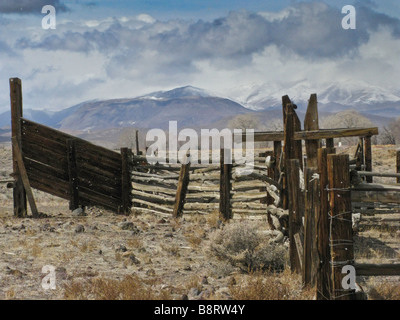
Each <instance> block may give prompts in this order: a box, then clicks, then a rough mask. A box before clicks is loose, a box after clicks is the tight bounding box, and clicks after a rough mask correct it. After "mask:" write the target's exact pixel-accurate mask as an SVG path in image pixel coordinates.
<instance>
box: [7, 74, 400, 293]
mask: <svg viewBox="0 0 400 320" xmlns="http://www.w3.org/2000/svg"><path fill="white" fill-rule="evenodd" d="M10 90H11V115H12V140H13V178H14V182H13V183H12V187H13V192H14V213H15V215H16V216H18V217H24V216H26V212H27V199H28V201H29V204H30V206H31V209H32V213H33V215H34V216H38V210H37V208H36V205H35V203H34V199H33V194H32V191H31V187H33V188H36V189H38V190H42V191H44V192H47V193H50V194H52V195H55V196H58V197H61V198H64V199H67V200H69V201H70V208H71V209H75V208H78V207H80V206H89V205H90V206H92V205H95V206H103V207H105V208H107V209H111V210H113V211H115V212H119V213H130V212H131V209H132V208H134V209H135V211H138V212H139V211H145V212H146V211H147V212H149V211H151V212H154V211H155V212H158V213H162V214H168V215H172V216H174V217H176V218H178V217H181V216H182V215H183V214H185V213H209V212H213V211H217V212H219V213H220V215H221V217H222V218H223V219H232V218H233V217H234V214H238V213H242V214H266V215H267V217H268V222H270V221H272V220H273V219H272V217H270V216H269V207H270V205H272V204H273V205H275V207H278V206H281V207H282V208H283V209H285V210H288V223H287V224H288V226H287V227H285V229H286V230H288V236H289V242H290V246H289V255H290V266H291V269H292V271H294V272H297V273H299V274H302V277H303V282H304V284H305V285H309V286H315V288H316V294H317V298H318V299H352V298H353V297H354V290H353V289H349V290H348V289H343V287H342V279H343V277H344V274H343V273H342V268H343V267H344V266H354V267H355V269H356V271H357V275H367V276H369V275H400V265H399V264H390V265H370V264H358V263H356V262H355V261H354V248H353V246H354V241H353V229H352V218H353V213H354V212H361V213H363V214H368V213H371V211H372V213H376V211H377V209H380V210H381V211H382V212H387V211H388V210H389V209H393V208H395V207H396V208H397V207H398V205H399V204H400V197H399V194H400V193H399V191H400V187H399V186H388V185H382V184H376V183H372V182H373V180H372V177H373V176H379V175H380V176H385V175H382V174H378V173H374V172H372V149H371V137H372V136H373V135H377V134H378V129H377V128H346V129H325V130H324V129H319V124H318V108H317V95H316V94H313V95H311V97H310V100H309V104H308V108H307V112H306V116H305V119H304V130H301V123H300V120H299V118H298V116H297V114H296V111H295V109H296V106H295V105H294V104H293V103H292V102H291V100H290V99H289V97H288V96H284V97H283V98H282V107H283V120H284V130H283V131H282V132H256V133H255V135H254V137H255V141H273V145H274V148H273V151H272V152H269V153H265V154H263V155H259V156H258V157H256V158H255V160H256V163H255V165H254V167H253V168H252V169H253V171H252V173H251V174H247V173H243V170H244V168H243V165H239V164H237V163H233V164H231V162H228V161H226V155H227V151H226V150H217V152H220V163H219V164H218V165H215V164H214V165H198V164H191V163H190V158H189V159H188V160H189V161H187V163H186V164H176V165H173V164H159V163H157V164H155V165H151V164H149V162H148V160H149V159H148V158H147V157H143V156H141V155H140V153H139V147H138V142H137V143H136V155H133V154H132V151H131V150H130V149H127V148H122V149H121V150H120V153H118V152H113V151H110V150H108V149H105V148H102V147H99V146H95V145H93V144H91V143H89V142H87V141H85V140H82V139H79V138H76V137H73V136H71V135H68V134H65V133H62V132H60V131H57V130H54V129H51V128H48V127H45V126H43V125H40V124H37V123H34V122H32V121H29V120H27V119H25V118H23V114H22V90H21V80H20V79H18V78H13V79H10ZM343 137H359V144H358V146H357V150H356V154H355V156H354V158H353V159H350V158H349V156H348V155H336V149H335V141H334V139H336V138H343ZM243 140H244V141H245V140H246V135H243ZM136 141H138V138H137V134H136ZM303 141H304V144H303ZM303 145H304V146H305V154H306V157H304V156H303ZM323 145H325V147H323ZM386 175H387V174H386ZM390 176H391V177H395V178H397V179H398V182H399V181H400V153H398V155H397V173H396V174H391V175H390ZM385 210H386V211H385ZM272 222H273V221H272ZM270 225H273V223H271V222H270Z"/></svg>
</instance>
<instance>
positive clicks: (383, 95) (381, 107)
mask: <svg viewBox="0 0 400 320" xmlns="http://www.w3.org/2000/svg"><path fill="white" fill-rule="evenodd" d="M312 93H317V95H318V101H319V106H320V110H324V111H329V112H338V111H342V110H345V109H356V110H358V111H360V112H366V113H371V114H375V115H381V116H388V112H391V113H392V114H391V116H393V115H394V116H395V117H398V116H400V92H399V91H396V90H394V89H390V88H383V87H378V86H373V85H370V84H368V83H365V82H354V81H350V80H349V81H343V82H337V83H333V84H330V85H318V87H317V86H312V85H311V84H310V83H309V82H308V81H306V80H303V81H299V82H297V83H292V84H290V85H288V86H286V87H285V88H283V87H280V86H279V85H277V84H274V83H272V84H270V83H262V84H253V85H250V86H242V87H239V88H235V89H234V90H232V94H231V95H230V96H231V97H232V99H233V100H235V101H237V102H239V103H241V104H242V105H244V106H245V107H246V108H249V109H252V110H263V109H268V108H277V107H281V103H282V102H281V101H282V96H283V95H286V94H287V95H289V97H290V98H291V99H292V100H293V101H294V102H295V103H296V104H297V105H298V106H300V108H302V109H305V108H306V106H307V101H308V99H309V97H310V94H312Z"/></svg>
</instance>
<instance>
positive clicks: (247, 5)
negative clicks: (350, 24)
mask: <svg viewBox="0 0 400 320" xmlns="http://www.w3.org/2000/svg"><path fill="white" fill-rule="evenodd" d="M360 1H362V0H360ZM367 1H368V0H367ZM367 1H364V2H367ZM296 2H300V1H294V0H247V1H245V0H102V1H91V0H88V1H84V0H81V1H72V2H70V4H69V6H70V7H71V8H75V9H76V11H81V9H80V8H82V6H85V4H86V5H88V4H89V5H90V4H92V6H91V9H90V10H88V9H86V10H87V12H86V14H84V13H83V12H82V11H81V14H83V15H88V16H90V15H92V14H94V13H96V14H101V15H104V16H106V15H109V14H110V13H112V14H121V12H124V13H127V12H129V13H132V14H135V13H136V14H140V13H148V14H150V15H152V16H154V17H155V18H158V19H171V18H176V17H179V18H193V19H213V18H217V17H219V16H223V15H226V14H228V13H229V11H237V10H243V9H245V10H249V11H256V12H257V11H275V12H276V11H280V10H282V9H284V8H286V7H287V6H289V5H290V4H293V3H296ZM309 2H311V1H309ZM324 2H325V3H327V4H329V5H331V6H335V7H337V8H342V7H343V6H345V5H348V4H354V1H351V0H326V1H324ZM371 6H375V7H376V8H377V9H378V10H379V11H380V12H383V13H387V14H391V15H394V16H397V17H399V14H400V2H399V1H398V0H380V1H375V2H374V3H373V4H371ZM76 11H75V12H73V13H72V14H76V13H77V12H76Z"/></svg>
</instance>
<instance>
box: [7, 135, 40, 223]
mask: <svg viewBox="0 0 400 320" xmlns="http://www.w3.org/2000/svg"><path fill="white" fill-rule="evenodd" d="M12 143H13V148H14V155H15V157H16V158H17V163H18V170H19V173H20V176H21V180H22V183H23V185H24V189H25V192H26V196H27V198H28V202H29V205H30V207H31V211H32V216H33V217H34V218H38V217H39V211H38V209H37V207H36V202H35V199H34V197H33V192H32V189H31V185H30V183H29V178H28V174H27V172H26V168H25V164H24V159H23V158H22V152H21V150H20V148H19V146H18V141H17V138H16V137H12Z"/></svg>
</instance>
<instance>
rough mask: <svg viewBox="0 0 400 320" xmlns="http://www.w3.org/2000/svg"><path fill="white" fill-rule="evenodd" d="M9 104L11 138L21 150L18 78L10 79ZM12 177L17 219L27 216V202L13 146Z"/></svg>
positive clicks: (19, 84)
mask: <svg viewBox="0 0 400 320" xmlns="http://www.w3.org/2000/svg"><path fill="white" fill-rule="evenodd" d="M10 102H11V136H12V137H15V138H16V143H17V145H18V147H19V150H21V152H22V148H21V134H22V133H21V118H22V112H23V111H22V83H21V79H19V78H11V79H10ZM12 153H13V177H14V179H15V184H14V189H13V199H14V215H15V216H16V217H19V218H23V217H26V215H27V200H26V192H25V188H24V184H23V182H22V178H21V174H20V170H19V168H18V163H17V157H16V154H15V148H14V144H13V152H12Z"/></svg>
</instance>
